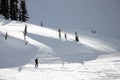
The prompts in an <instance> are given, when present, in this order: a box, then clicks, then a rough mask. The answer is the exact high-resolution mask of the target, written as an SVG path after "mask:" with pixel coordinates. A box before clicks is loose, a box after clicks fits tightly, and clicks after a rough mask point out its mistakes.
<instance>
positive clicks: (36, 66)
mask: <svg viewBox="0 0 120 80" xmlns="http://www.w3.org/2000/svg"><path fill="white" fill-rule="evenodd" d="M35 68H38V58H36V59H35Z"/></svg>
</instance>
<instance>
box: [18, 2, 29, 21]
mask: <svg viewBox="0 0 120 80" xmlns="http://www.w3.org/2000/svg"><path fill="white" fill-rule="evenodd" d="M28 18H29V17H28V14H27V9H26V4H25V0H21V3H20V12H19V20H21V21H23V22H25V21H28Z"/></svg>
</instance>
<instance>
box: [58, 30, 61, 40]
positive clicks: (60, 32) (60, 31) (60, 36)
mask: <svg viewBox="0 0 120 80" xmlns="http://www.w3.org/2000/svg"><path fill="white" fill-rule="evenodd" d="M58 32H59V38H60V39H61V29H58Z"/></svg>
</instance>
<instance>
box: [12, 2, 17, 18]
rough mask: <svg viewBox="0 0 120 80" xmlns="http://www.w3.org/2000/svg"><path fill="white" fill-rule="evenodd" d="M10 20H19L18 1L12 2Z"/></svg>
mask: <svg viewBox="0 0 120 80" xmlns="http://www.w3.org/2000/svg"><path fill="white" fill-rule="evenodd" d="M10 18H11V20H18V0H10Z"/></svg>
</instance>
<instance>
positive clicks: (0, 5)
mask: <svg viewBox="0 0 120 80" xmlns="http://www.w3.org/2000/svg"><path fill="white" fill-rule="evenodd" d="M1 7H2V4H1V0H0V14H1V13H2V11H1Z"/></svg>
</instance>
